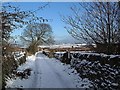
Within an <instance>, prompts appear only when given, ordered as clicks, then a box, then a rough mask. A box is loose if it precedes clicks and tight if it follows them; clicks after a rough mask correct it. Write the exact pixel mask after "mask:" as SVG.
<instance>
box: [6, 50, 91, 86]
mask: <svg viewBox="0 0 120 90" xmlns="http://www.w3.org/2000/svg"><path fill="white" fill-rule="evenodd" d="M31 59H32V58H31ZM31 59H29V60H28V61H27V62H26V63H25V64H24V65H22V66H21V67H19V69H24V68H32V73H31V76H30V77H29V78H28V79H23V80H20V79H19V78H17V79H16V80H12V81H9V83H8V87H14V88H15V87H17V88H18V87H19V88H81V87H82V88H84V87H88V86H89V85H90V84H89V81H88V80H86V79H84V80H82V79H81V78H80V77H79V76H78V74H77V72H76V71H75V70H74V69H72V68H71V67H70V65H63V63H61V62H60V61H59V60H57V59H54V58H48V57H47V56H45V55H43V54H42V53H41V52H39V53H37V54H36V56H35V57H34V60H31Z"/></svg>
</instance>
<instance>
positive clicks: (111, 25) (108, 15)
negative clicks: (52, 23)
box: [63, 2, 118, 43]
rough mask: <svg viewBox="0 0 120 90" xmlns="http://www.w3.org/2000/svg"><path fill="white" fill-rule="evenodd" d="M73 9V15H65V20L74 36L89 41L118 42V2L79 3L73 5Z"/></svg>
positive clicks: (68, 29)
mask: <svg viewBox="0 0 120 90" xmlns="http://www.w3.org/2000/svg"><path fill="white" fill-rule="evenodd" d="M81 8H82V12H84V14H82V13H81V10H80V9H81ZM83 9H84V10H83ZM71 10H72V12H73V15H72V16H66V17H65V16H64V17H63V21H64V22H65V23H66V24H67V25H68V26H66V27H65V28H66V29H67V31H68V32H69V33H70V34H71V35H72V36H73V37H74V38H76V39H84V41H86V42H88V43H97V42H99V43H116V42H118V38H117V36H118V35H117V31H118V24H117V23H118V22H117V20H116V19H117V14H118V3H117V2H91V3H82V4H81V3H79V5H74V6H73V7H71Z"/></svg>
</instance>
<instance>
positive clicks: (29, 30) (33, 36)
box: [21, 23, 54, 53]
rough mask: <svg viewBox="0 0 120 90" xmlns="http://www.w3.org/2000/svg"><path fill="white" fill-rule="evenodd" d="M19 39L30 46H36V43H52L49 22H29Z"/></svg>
mask: <svg viewBox="0 0 120 90" xmlns="http://www.w3.org/2000/svg"><path fill="white" fill-rule="evenodd" d="M21 40H22V41H23V42H24V44H25V43H26V44H27V45H28V47H30V48H31V47H34V46H35V47H37V46H38V45H43V44H53V43H54V39H53V36H52V28H51V26H50V25H49V24H46V23H33V24H29V25H28V26H26V28H25V30H24V32H23V34H22V36H21ZM30 48H29V49H30ZM34 50H35V49H34ZM33 53H35V52H33Z"/></svg>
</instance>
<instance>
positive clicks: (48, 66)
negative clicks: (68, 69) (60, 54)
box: [35, 53, 76, 88]
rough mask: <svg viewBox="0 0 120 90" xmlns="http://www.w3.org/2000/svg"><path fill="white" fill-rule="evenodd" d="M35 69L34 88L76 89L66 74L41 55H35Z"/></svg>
mask: <svg viewBox="0 0 120 90" xmlns="http://www.w3.org/2000/svg"><path fill="white" fill-rule="evenodd" d="M35 67H36V71H35V72H36V73H37V74H35V81H36V83H35V84H36V85H35V87H36V88H76V86H75V85H74V84H73V83H72V82H73V81H72V79H70V78H69V76H68V74H67V73H65V72H64V71H62V70H61V69H60V68H56V67H55V63H53V61H51V59H49V58H48V57H46V56H45V55H43V54H42V53H38V54H37V55H36V60H35Z"/></svg>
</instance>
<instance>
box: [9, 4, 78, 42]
mask: <svg viewBox="0 0 120 90" xmlns="http://www.w3.org/2000/svg"><path fill="white" fill-rule="evenodd" d="M46 3H47V2H12V3H11V4H12V5H14V6H19V7H20V8H21V10H25V11H27V10H36V9H38V7H40V6H42V5H45V4H46ZM73 4H77V2H50V3H49V5H48V6H46V7H45V8H44V9H42V10H39V11H38V12H37V13H36V15H37V16H39V17H43V18H46V19H48V20H49V22H48V23H49V24H50V25H51V27H52V31H53V36H54V38H55V40H56V42H57V43H62V42H63V43H74V42H79V41H77V40H75V39H74V38H72V37H71V35H69V33H68V32H67V30H66V29H65V28H64V27H65V26H66V24H65V23H64V22H63V21H62V20H61V19H62V18H61V15H65V16H66V15H72V12H71V10H70V7H71V6H72V5H73ZM22 31H23V29H20V30H15V31H13V33H12V35H13V36H15V35H21V33H22Z"/></svg>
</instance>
